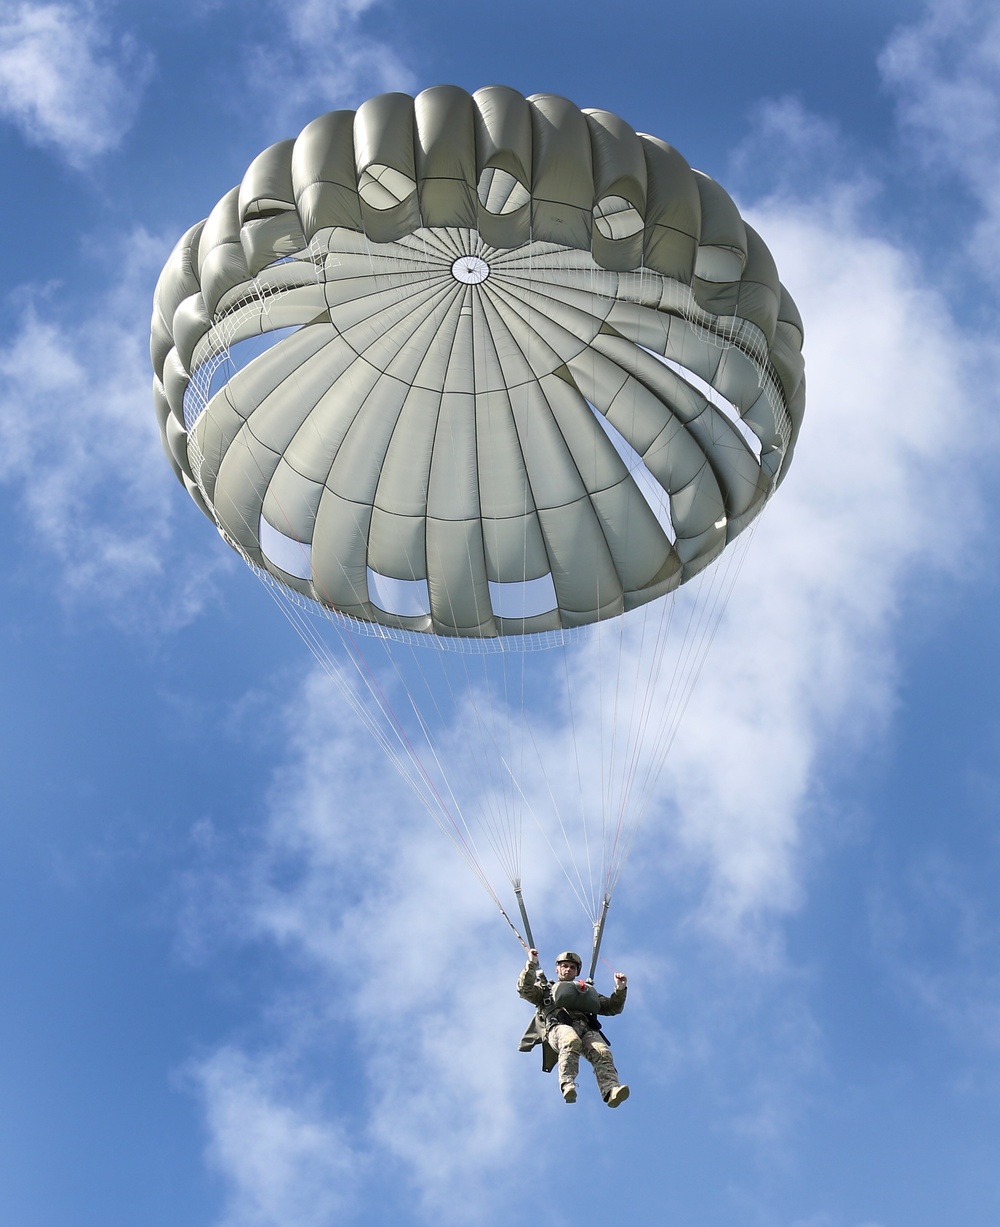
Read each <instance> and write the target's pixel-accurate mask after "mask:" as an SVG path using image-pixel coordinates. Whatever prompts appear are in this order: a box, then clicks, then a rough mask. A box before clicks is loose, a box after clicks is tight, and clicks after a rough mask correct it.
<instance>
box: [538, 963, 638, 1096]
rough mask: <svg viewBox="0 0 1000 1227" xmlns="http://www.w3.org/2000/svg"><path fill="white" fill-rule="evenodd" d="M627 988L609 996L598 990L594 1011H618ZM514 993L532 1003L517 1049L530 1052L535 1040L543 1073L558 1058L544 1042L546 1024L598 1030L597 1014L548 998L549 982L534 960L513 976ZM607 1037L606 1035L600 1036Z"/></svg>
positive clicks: (550, 984) (547, 1028) (546, 1031)
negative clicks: (567, 1007) (532, 1011)
mask: <svg viewBox="0 0 1000 1227" xmlns="http://www.w3.org/2000/svg"><path fill="white" fill-rule="evenodd" d="M627 993H628V989H627V988H625V987H624V985H623V986H622V987H621V988H616V989H615V991H614V992H613V993H612V994H611V996H610V997H605V996H604V994H603V993H598V995H597V996H598V1000H599V1002H600V1004H599V1005H598V1007H597V1013H598V1014H607V1015H610V1014H620V1013H621V1012H622V1010H624V1009H625V997H626V994H627ZM517 995H518V996H519V997H523V998H524V1000H525V1001H530V1002H531V1004H532V1005H533V1006H534V1007H535V1016H534V1018H533V1019H532V1020H531V1022H530V1023H529V1024H528V1029H527V1030H526V1031H525V1033H524V1035H523V1036H522V1037H521V1042H520V1044H518V1049H519V1050H520V1051H521V1052H530V1051H531V1050H532V1048H534V1047H535V1045H536V1044H541V1045H542V1069H544V1070H545V1072H546V1073H548V1072H549V1070H551V1069H554V1068H555V1065H556V1062H557V1060H558V1058H557V1054H556V1051H555V1049H554V1048H552V1046H551V1045H550V1044H549V1043H548V1042H547V1036H548V1033H549V1028H550V1027H554V1026H556V1025H557V1024H558V1023H568V1024H569V1026H571V1027H574V1028H575V1029H576V1030H577V1031H581V1030H584V1029H587V1030H591V1031H600V1026H599V1025H598V1022H597V1018H596V1017H595V1015H593V1014H580V1013H577V1012H576V1011H575V1010H563V1009H559V1008H558V1007H557V1006H556V1005H555V1004H554V1002H553V1001H552V983H551V981H550V980H548V979H547V977H546V976H545V975H544V974H543V973H541V972H539V970H538V964H537V963H528V965H527V966H526V967H525V968H524V969H523V970H522V972H521V974H520V975H519V976H518V977H517ZM604 1038H605V1039H607V1036H605V1037H604Z"/></svg>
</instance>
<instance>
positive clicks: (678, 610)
mask: <svg viewBox="0 0 1000 1227" xmlns="http://www.w3.org/2000/svg"><path fill="white" fill-rule="evenodd" d="M801 351H802V323H801V320H800V318H799V314H798V312H797V310H796V308H795V305H794V303H793V302H792V299H791V297H790V296H789V294H788V292H787V291H786V290H785V288H784V287H783V286H782V285H781V283H780V281H779V280H778V275H777V272H776V269H775V264H774V261H773V259H772V257H771V255H770V253H769V251H768V249H767V247H766V246H765V245H764V242H763V241H762V240H761V238H760V237H759V236H758V235H757V234H756V233H755V232H754V230H753V229H752V228H751V227H750V226H749V225H748V224H747V223H746V222H744V221H743V219H742V218H741V217H740V214H739V211H738V210H737V208H736V206H735V204H734V203H733V201H732V200H731V198H730V197H729V196H728V195H727V194H726V192H725V191H724V190H723V189H722V188H721V187H720V186H719V185H718V184H717V183H715V182H714V181H713V180H712V179H711V178H709V177H708V176H707V175H704V174H702V173H700V172H698V171H695V170H692V169H691V168H690V166H689V165H688V164H687V162H686V161H685V160H684V159H683V158H682V157H681V155H680V154H679V153H678V152H677V151H676V150H675V149H673V148H672V147H671V146H670V145H668V144H667V143H665V142H664V141H662V140H659V139H658V138H656V137H653V136H648V135H645V134H637V133H636V132H635V131H633V129H632V128H630V127H629V125H628V124H627V123H625V122H624V121H623V120H622V119H620V118H618V117H617V116H616V115H613V114H611V113H610V112H608V111H602V110H580V109H579V108H577V107H576V106H575V105H574V104H573V103H571V102H569V101H567V100H566V99H564V98H560V97H556V96H553V95H548V94H539V95H535V96H533V97H530V98H524V97H522V96H521V95H520V94H519V93H517V92H516V91H514V90H512V89H508V88H506V87H501V86H491V87H488V88H485V89H481V90H479V91H477V92H476V93H475V94H472V95H470V94H468V93H466V92H465V91H464V90H461V89H459V88H457V87H454V86H438V87H434V88H432V89H428V90H425V91H424V92H423V93H421V94H419V95H417V97H415V98H411V97H410V96H409V95H406V94H401V93H391V94H383V95H380V96H378V97H374V98H371V99H369V100H368V101H366V102H364V103H363V104H362V105H361V106H360V107H359V108H358V109H357V111H350V110H341V111H333V112H330V113H328V114H326V115H322V116H320V117H319V118H318V119H316V120H314V121H313V122H312V123H310V124H308V125H307V126H306V127H305V128H304V129H303V131H302V132H301V133H300V134H299V136H298V137H297V138H295V139H294V140H286V141H281V142H279V143H277V144H275V145H272V146H271V147H270V148H268V149H266V150H264V152H263V153H261V154H260V155H259V156H258V157H257V158H256V159H254V161H253V162H252V163H251V165H250V167H249V168H248V170H247V172H246V174H245V175H244V177H243V181H242V182H241V183H240V184H239V186H237V187H234V188H233V189H232V190H231V191H230V192H228V193H227V194H226V195H225V196H224V197H223V198H222V199H221V200H220V201H219V203H218V204H217V205H216V206H215V208H214V209H212V211H211V213H210V214H209V215H208V217H207V218H206V219H205V220H204V221H202V222H199V223H198V224H197V225H196V226H194V227H192V228H191V229H190V230H189V231H188V232H187V233H186V234H185V235H184V236H183V238H182V239H181V240H180V242H179V243H178V244H177V246H176V247H175V249H174V251H173V252H172V254H171V256H170V258H169V260H168V261H167V264H166V266H165V268H164V270H163V272H162V274H161V276H160V279H159V281H158V283H157V287H156V292H155V298H154V308H153V317H152V329H151V356H152V362H153V368H154V380H153V394H154V401H155V406H156V411H157V415H158V419H159V422H160V428H161V432H162V436H163V442H164V447H165V450H166V453H167V456H168V458H169V459H170V461H171V464H172V465H173V467H174V470H175V472H176V474H177V476H178V478H179V479H180V480H181V481H182V482H183V484H184V485H185V487H186V488H187V490H188V492H189V494H190V495H191V497H192V498H193V499H194V501H195V502H196V503H197V504H198V506H199V507H200V508H201V510H202V511H203V512H204V513H205V515H207V516H208V517H209V518H210V519H211V520H212V521H213V523H214V524H215V525H216V526H217V527H218V530H219V532H220V533H221V535H222V537H223V538H224V540H225V541H226V542H227V543H228V544H229V545H230V546H232V548H233V549H235V550H236V551H238V552H239V553H240V555H241V556H242V557H243V558H244V559H245V560H246V562H247V563H248V564H249V565H250V566H251V567H252V568H253V569H254V570H255V571H256V572H257V573H258V575H259V576H260V577H261V578H262V579H263V580H264V581H265V582H266V583H267V584H268V586H269V588H270V590H271V591H272V593H273V594H275V595H276V596H277V597H278V598H279V599H280V600H281V601H282V602H283V604H284V607H285V609H286V612H287V613H288V615H289V617H290V618H291V619H292V620H293V621H294V622H295V623H296V625H297V627H298V629H299V630H300V632H301V633H302V634H303V636H304V638H306V640H307V641H308V642H309V643H310V646H311V647H312V648H313V650H314V651H316V653H317V655H318V657H319V658H320V659H321V660H322V661H323V662H324V664H325V666H326V667H327V669H328V670H329V672H330V674H331V676H333V677H334V678H335V680H336V681H337V682H338V685H340V687H341V689H342V692H343V694H344V696H345V698H346V699H347V700H348V702H349V703H350V704H351V706H352V707H353V708H354V709H355V710H356V711H357V713H358V715H359V717H360V718H361V719H362V720H363V721H364V722H365V723H366V724H367V725H368V726H369V728H370V729H371V731H372V733H373V735H374V736H375V737H376V738H377V739H378V741H379V742H380V743H381V744H382V746H383V748H384V749H385V750H386V752H387V754H388V755H389V756H390V758H392V760H393V761H394V762H395V763H396V765H397V766H398V767H399V769H400V771H401V772H402V773H403V775H404V777H405V778H406V779H407V780H408V782H409V783H410V785H411V786H412V787H413V789H414V791H415V793H416V795H417V796H418V797H419V798H420V800H421V802H422V803H423V804H424V806H425V807H426V808H427V810H428V811H429V812H430V813H431V814H432V816H433V817H434V818H435V820H436V821H438V822H439V823H440V825H441V826H442V827H443V828H444V829H445V830H446V831H447V832H448V833H449V834H450V835H451V836H452V838H453V839H454V841H455V843H456V845H457V846H458V848H459V850H460V851H461V853H462V854H463V856H465V857H466V859H467V860H468V861H469V863H470V865H472V867H473V869H474V870H475V872H476V873H477V874H478V875H479V876H480V879H481V881H482V882H483V884H484V885H485V886H486V888H487V890H488V891H489V892H490V894H491V895H492V896H493V898H494V899H495V901H496V902H497V905H498V906H499V907H500V910H501V911H502V912H503V914H504V915H505V916H507V912H506V910H505V908H504V905H503V902H502V900H501V898H500V896H499V894H498V893H497V890H496V888H495V886H494V885H493V882H494V877H495V872H496V871H497V870H502V872H503V873H504V874H505V876H506V877H507V878H509V880H510V882H511V884H512V886H513V888H514V891H515V895H516V898H517V901H518V903H519V905H520V910H521V918H522V922H523V925H524V926H525V927H526V934H527V938H528V942H529V944H533V943H532V941H531V933H530V928H527V914H526V911H525V909H524V905H523V895H522V872H526V871H527V870H526V868H525V867H526V866H527V867H528V868H531V869H532V871H533V872H534V873H535V875H536V879H537V886H538V889H539V893H542V894H544V893H545V892H547V891H550V890H552V889H553V879H552V876H551V874H550V873H549V871H548V870H545V869H541V868H537V869H536V868H535V867H536V866H540V865H541V862H542V860H543V859H544V858H546V857H547V858H549V859H551V860H552V861H554V863H555V864H556V865H557V866H558V868H559V871H560V873H561V875H563V877H564V878H565V881H566V882H567V883H568V884H569V886H570V887H571V889H572V891H573V892H574V893H575V894H576V895H577V897H578V898H579V899H580V902H581V903H582V904H583V906H584V909H585V910H586V911H587V913H588V916H589V919H590V921H591V923H592V924H593V925H594V927H595V933H596V932H599V931H600V930H601V929H602V927H603V922H604V917H605V915H606V912H607V907H608V903H609V902H610V898H611V893H612V891H613V889H614V886H615V884H616V883H617V881H618V878H619V876H620V874H621V870H622V866H623V864H624V860H625V857H626V856H627V854H628V851H629V849H630V847H631V846H632V842H633V840H634V838H635V835H636V832H637V830H638V827H639V823H640V821H641V819H642V818H643V816H644V815H645V814H646V812H648V810H649V808H650V806H651V805H652V803H653V801H654V800H655V798H656V796H657V781H658V779H659V777H660V774H661V772H662V768H663V764H664V761H665V759H666V755H667V751H668V749H669V746H670V743H671V741H672V738H673V736H674V734H675V732H676V728H677V725H678V722H679V720H680V718H681V715H682V714H683V709H684V706H685V704H686V702H687V699H688V697H689V695H690V691H691V687H692V686H693V685H694V682H695V680H696V678H697V675H698V672H699V671H700V669H701V666H702V663H703V660H704V654H705V652H706V651H707V646H708V644H709V643H710V641H711V637H712V634H713V633H714V627H715V626H716V625H717V623H718V618H719V616H721V610H722V609H723V608H724V604H725V599H726V595H727V593H728V591H729V588H730V586H731V583H732V580H733V578H734V573H735V571H736V570H737V569H738V566H739V558H740V557H741V552H740V548H739V547H740V545H741V544H742V543H744V542H745V541H746V540H747V539H748V538H749V534H745V533H744V530H745V529H747V528H748V527H750V526H752V525H753V523H754V521H755V520H756V518H757V516H758V515H759V514H760V512H761V510H762V509H763V507H764V506H765V504H766V502H767V501H768V499H769V497H770V496H771V494H772V493H773V491H774V490H775V488H776V487H777V485H778V484H779V483H780V481H781V480H782V478H783V477H784V475H785V473H786V472H787V469H788V465H789V462H790V460H791V456H792V450H793V446H794V443H795V439H796V436H797V433H798V430H799V425H800V423H801V419H802V412H803V406H804V378H803V362H802V352H801ZM741 534H743V535H742V536H741ZM727 547H732V548H727ZM717 560H718V561H717ZM710 564H712V565H710ZM689 581H693V582H691V583H689ZM695 590H697V592H695ZM689 593H695V595H693V596H692V597H691V599H688V594H689ZM311 613H320V614H322V615H324V618H325V623H326V626H327V627H328V628H330V629H332V631H333V632H334V634H333V645H332V646H327V639H326V637H325V636H323V635H322V634H321V633H320V624H321V622H323V619H315V618H312V617H310V616H309V615H310V614H311ZM383 652H384V654H385V655H384V657H383V656H382V655H381V654H382V653H383ZM352 666H353V668H352ZM555 878H556V879H557V880H561V878H560V874H559V873H557V874H556V875H555ZM507 918H508V920H509V919H510V918H509V916H508V917H507ZM511 926H512V928H514V930H515V933H517V934H518V936H519V937H520V936H521V935H520V933H519V931H518V928H517V926H516V925H515V924H514V923H513V922H511ZM595 958H596V943H595Z"/></svg>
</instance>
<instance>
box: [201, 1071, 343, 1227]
mask: <svg viewBox="0 0 1000 1227" xmlns="http://www.w3.org/2000/svg"><path fill="white" fill-rule="evenodd" d="M189 1077H190V1079H191V1080H193V1081H194V1082H195V1083H196V1084H197V1085H198V1087H199V1088H200V1090H201V1092H202V1094H203V1096H204V1101H205V1103H206V1105H207V1109H208V1127H209V1131H210V1136H211V1142H210V1145H209V1151H208V1158H209V1162H210V1164H211V1166H212V1167H213V1168H215V1169H216V1170H217V1171H219V1172H220V1173H221V1174H222V1176H223V1178H224V1179H225V1181H226V1184H227V1186H228V1187H229V1188H230V1189H231V1191H232V1198H231V1201H230V1203H229V1206H228V1208H227V1212H226V1214H225V1217H224V1219H223V1220H222V1222H223V1223H225V1224H227V1225H229V1224H231V1225H232V1227H325V1225H326V1224H329V1223H333V1222H336V1221H339V1220H340V1219H341V1218H342V1216H343V1215H344V1214H345V1212H346V1211H348V1210H350V1208H351V1205H352V1203H353V1198H354V1193H355V1185H356V1179H357V1175H358V1171H359V1159H358V1155H357V1153H356V1151H355V1149H354V1147H353V1145H352V1144H351V1141H350V1138H349V1136H348V1133H347V1130H346V1129H345V1128H344V1127H343V1126H342V1125H338V1124H334V1123H332V1122H331V1121H330V1119H329V1115H328V1114H326V1113H324V1111H323V1108H322V1105H321V1104H320V1103H319V1102H318V1096H317V1095H316V1093H315V1091H313V1090H305V1091H304V1090H303V1089H302V1087H301V1086H298V1085H295V1084H294V1079H290V1078H289V1075H288V1071H287V1070H286V1069H283V1068H282V1067H281V1064H280V1062H278V1061H277V1060H275V1058H274V1057H273V1056H267V1057H263V1058H258V1059H256V1060H255V1059H253V1058H251V1057H249V1056H248V1055H247V1054H245V1053H243V1052H240V1051H238V1050H237V1049H235V1048H223V1049H220V1050H219V1051H218V1052H216V1053H214V1054H213V1055H212V1056H211V1057H210V1058H209V1059H207V1060H205V1061H204V1062H202V1063H201V1064H200V1065H197V1066H194V1067H192V1068H191V1070H190V1071H189ZM290 1083H291V1085H290Z"/></svg>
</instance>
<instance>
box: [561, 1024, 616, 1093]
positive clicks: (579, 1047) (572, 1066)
mask: <svg viewBox="0 0 1000 1227" xmlns="http://www.w3.org/2000/svg"><path fill="white" fill-rule="evenodd" d="M546 1040H547V1042H548V1044H549V1046H550V1047H551V1048H553V1049H555V1051H556V1053H557V1054H558V1056H559V1086H560V1089H561V1088H562V1087H564V1086H565V1085H566V1084H567V1082H575V1081H576V1076H577V1074H578V1073H579V1071H580V1056H581V1054H582V1055H583V1056H585V1057H586V1058H587V1060H588V1061H589V1062H590V1063H591V1065H593V1067H594V1077H595V1078H596V1079H597V1087H598V1090H600V1092H601V1095H602V1097H603V1098H605V1099H607V1097H608V1095H609V1093H610V1092H611V1090H612V1089H613V1088H614V1087H616V1086H617V1085H618V1070H617V1069H615V1062H614V1058H613V1057H612V1055H611V1049H610V1047H609V1046H608V1043H607V1041H606V1040H605V1039H604V1036H603V1035H601V1033H600V1031H591V1030H590V1029H589V1028H587V1027H586V1025H585V1024H584V1025H581V1030H580V1031H579V1032H578V1031H577V1030H576V1029H575V1028H574V1027H571V1026H570V1025H569V1024H568V1023H557V1024H556V1025H555V1026H554V1027H550V1028H549V1032H548V1035H547V1036H546Z"/></svg>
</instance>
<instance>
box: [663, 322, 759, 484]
mask: <svg viewBox="0 0 1000 1227" xmlns="http://www.w3.org/2000/svg"><path fill="white" fill-rule="evenodd" d="M639 348H640V349H641V350H644V351H645V352H646V353H647V354H649V356H650V357H651V358H655V359H656V361H657V362H661V363H662V364H663V365H664V366H665V367H668V368H669V369H670V370H671V371H673V372H674V374H675V375H680V377H681V379H683V380H684V381H685V383H689V384H691V386H692V387H693V388H695V389H697V391H699V392H700V393H701V394H702V396H704V398H705V399H706V400H707V401H708V403H709V404H710V405H714V406H715V408H716V409H718V410H719V411H720V412H721V413H722V414H724V416H725V417H726V419H727V420H728V421H729V422H730V423H731V425H733V426H735V428H736V429H737V430H738V431H739V433H740V435H741V436H742V438H743V442H744V443H745V444H746V445H747V447H749V449H750V450H751V451H752V452H753V454H754V456H755V457H756V458H757V460H758V461H759V460H760V455H761V450H762V449H761V442H760V439H758V437H757V436H756V435H755V434H754V432H753V431H752V430H751V429H750V427H749V426H748V425H747V424H746V422H744V420H743V418H742V417H741V416H740V411H739V409H737V408H736V406H735V405H734V404H733V402H732V401H731V400H727V399H726V397H724V396H723V395H722V393H721V392H720V391H719V390H718V388H714V387H713V386H712V385H711V384H710V383H709V382H708V380H707V379H702V377H701V376H700V375H699V374H697V373H696V372H695V371H692V370H691V369H690V368H689V367H686V366H682V365H681V363H680V362H675V361H674V360H673V358H667V357H665V356H664V355H663V354H658V353H657V352H656V350H655V349H646V346H645V345H640V346H639Z"/></svg>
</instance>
